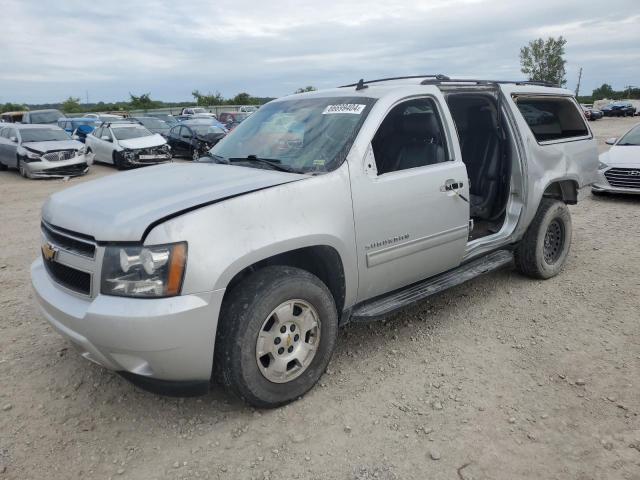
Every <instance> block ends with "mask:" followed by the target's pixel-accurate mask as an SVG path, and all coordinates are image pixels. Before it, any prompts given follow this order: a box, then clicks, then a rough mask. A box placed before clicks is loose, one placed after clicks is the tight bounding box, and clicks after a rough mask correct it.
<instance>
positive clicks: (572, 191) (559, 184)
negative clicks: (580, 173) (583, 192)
mask: <svg viewBox="0 0 640 480" xmlns="http://www.w3.org/2000/svg"><path fill="white" fill-rule="evenodd" d="M578 190H579V186H578V182H577V181H576V180H574V179H570V178H564V179H557V180H553V181H552V182H550V183H549V184H548V185H547V187H546V188H545V189H544V193H543V194H542V196H543V197H546V198H555V199H556V200H561V201H563V202H564V203H566V204H567V205H575V204H576V203H578Z"/></svg>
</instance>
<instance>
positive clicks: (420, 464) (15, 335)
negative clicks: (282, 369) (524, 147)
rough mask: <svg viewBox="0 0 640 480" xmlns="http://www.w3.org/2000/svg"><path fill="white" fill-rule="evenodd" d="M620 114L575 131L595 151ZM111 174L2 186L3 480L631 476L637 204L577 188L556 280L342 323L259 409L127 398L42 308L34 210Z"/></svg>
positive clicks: (508, 285)
mask: <svg viewBox="0 0 640 480" xmlns="http://www.w3.org/2000/svg"><path fill="white" fill-rule="evenodd" d="M636 120H637V119H636ZM636 120H634V119H622V118H621V119H604V120H599V121H597V122H595V123H592V124H591V125H592V128H593V130H594V131H595V133H596V135H597V136H598V138H599V140H600V142H601V144H602V142H603V140H604V138H606V137H609V136H615V135H619V134H620V133H622V132H623V131H624V130H626V128H628V126H630V125H631V124H632V123H634V121H636ZM604 149H606V147H605V146H604V145H603V144H602V147H601V150H604ZM114 172H115V171H114V170H112V169H110V168H108V167H104V166H95V167H93V168H92V171H91V173H90V174H89V175H88V176H86V177H84V178H81V179H73V180H71V181H69V182H64V181H61V180H50V181H27V180H23V179H22V178H20V177H19V176H18V175H17V174H16V173H15V172H1V173H0V205H1V207H2V208H0V238H1V239H2V246H3V248H2V250H1V251H0V284H1V285H2V290H1V292H0V479H4V478H8V479H9V478H10V479H18V478H20V479H42V478H47V479H69V478H111V477H113V478H123V479H124V478H136V479H151V478H211V479H291V478H294V479H295V478H300V479H358V480H365V479H374V478H375V479H382V480H385V479H427V478H429V479H462V480H470V479H474V480H479V479H524V478H526V479H536V480H537V479H603V480H604V479H606V480H611V479H640V425H639V417H638V414H639V412H640V324H639V321H638V316H639V315H638V312H639V311H640V296H639V295H638V292H639V291H640V274H639V273H638V271H639V269H638V267H639V266H640V248H638V244H639V240H640V197H635V198H628V197H625V198H622V197H602V198H600V197H597V198H596V197H593V196H592V195H591V194H590V193H589V191H585V192H582V198H581V201H580V203H579V204H578V205H577V206H575V207H571V213H572V216H573V222H574V229H575V232H574V238H573V245H572V250H571V253H570V256H569V260H568V263H567V265H566V268H565V270H564V272H563V273H562V274H561V275H560V276H558V277H556V278H553V279H551V280H548V281H544V282H541V281H533V280H530V279H527V278H524V277H522V276H520V275H518V274H517V273H515V272H512V271H501V272H497V273H494V274H490V275H487V276H485V277H482V278H479V279H476V280H474V281H471V282H468V283H467V284H464V285H462V286H459V287H456V288H454V289H452V290H450V291H448V292H446V293H444V294H441V295H439V296H437V297H435V298H433V299H432V300H430V301H427V302H425V303H422V304H420V305H419V306H417V307H415V308H413V309H411V310H408V311H406V312H403V313H401V314H398V315H396V316H395V317H393V318H390V319H388V320H387V321H385V322H384V323H376V324H371V325H351V326H349V327H347V328H345V329H344V330H343V331H342V335H341V337H340V340H339V346H338V349H337V351H336V353H335V355H334V358H333V361H332V362H331V364H330V367H329V370H328V371H327V374H326V375H325V376H324V377H323V378H322V379H321V383H320V385H319V386H317V387H316V388H315V389H314V390H312V391H311V392H310V393H309V394H308V395H306V396H305V397H304V398H303V399H302V400H300V401H298V402H295V403H294V404H292V405H290V406H288V407H285V408H281V409H278V410H272V411H256V410H253V409H251V408H248V407H246V406H245V405H242V404H240V403H238V402H237V401H235V400H234V399H232V398H231V397H229V396H227V395H226V394H225V393H224V392H222V391H219V390H216V391H214V392H213V393H211V394H209V395H207V396H204V397H200V398H195V399H194V398H191V399H172V398H163V397H159V396H156V395H153V394H148V393H145V392H143V391H140V390H138V389H136V388H135V387H133V386H132V385H131V384H129V383H127V382H126V381H125V380H123V379H121V378H120V377H119V376H117V375H115V374H113V373H111V372H108V371H106V370H104V369H102V368H100V367H98V366H96V365H93V364H91V363H89V362H87V361H85V360H83V359H81V358H79V356H78V355H76V354H75V353H74V351H73V350H72V349H70V348H68V345H67V344H66V343H65V342H64V341H63V340H62V338H61V337H59V336H58V335H57V334H56V333H55V332H54V331H53V330H52V329H51V328H50V327H49V326H48V324H47V323H46V322H45V321H44V320H43V319H42V317H41V316H40V315H39V313H38V311H37V308H36V306H35V305H34V299H33V294H32V293H31V289H30V286H29V285H30V284H29V264H30V262H31V261H32V259H33V258H35V257H36V256H37V255H38V248H39V226H38V224H39V222H38V219H39V210H40V206H41V205H42V203H43V201H44V200H45V198H46V197H47V196H48V195H49V194H51V193H52V192H55V191H58V190H60V189H63V188H66V187H67V186H70V185H73V184H76V183H79V182H84V181H88V180H90V179H92V178H96V177H99V176H103V175H111V174H114Z"/></svg>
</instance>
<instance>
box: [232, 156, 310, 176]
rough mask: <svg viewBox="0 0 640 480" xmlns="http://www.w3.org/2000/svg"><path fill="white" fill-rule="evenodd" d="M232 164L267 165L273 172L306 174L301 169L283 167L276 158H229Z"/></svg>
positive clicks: (280, 161)
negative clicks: (250, 163)
mask: <svg viewBox="0 0 640 480" xmlns="http://www.w3.org/2000/svg"><path fill="white" fill-rule="evenodd" d="M229 162H230V163H235V162H255V163H260V164H261V165H266V166H268V167H269V168H271V169H273V170H279V171H280V172H289V173H305V172H303V171H302V170H300V169H297V168H294V167H290V166H289V165H282V160H278V159H276V158H260V157H258V156H256V155H247V156H246V157H238V158H229Z"/></svg>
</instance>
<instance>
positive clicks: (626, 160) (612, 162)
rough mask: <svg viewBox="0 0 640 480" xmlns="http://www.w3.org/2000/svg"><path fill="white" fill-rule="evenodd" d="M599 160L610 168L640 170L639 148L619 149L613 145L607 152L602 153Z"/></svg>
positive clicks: (628, 146) (626, 147) (623, 147)
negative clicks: (633, 168)
mask: <svg viewBox="0 0 640 480" xmlns="http://www.w3.org/2000/svg"><path fill="white" fill-rule="evenodd" d="M600 159H601V160H602V161H603V162H604V163H606V164H607V165H609V166H610V167H635V168H640V146H639V147H634V146H631V145H627V146H622V147H619V146H617V145H614V146H613V147H611V148H610V149H609V151H608V152H605V153H603V154H602V155H601V157H600Z"/></svg>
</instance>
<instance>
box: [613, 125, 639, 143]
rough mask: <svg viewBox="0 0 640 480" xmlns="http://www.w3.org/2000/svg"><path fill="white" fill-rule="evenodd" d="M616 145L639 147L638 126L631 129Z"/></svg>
mask: <svg viewBox="0 0 640 480" xmlns="http://www.w3.org/2000/svg"><path fill="white" fill-rule="evenodd" d="M617 145H621V146H623V147H624V146H633V147H639V146H640V126H638V127H635V128H632V129H631V130H629V131H628V132H627V133H625V134H624V136H623V137H622V138H621V139H620V141H619V142H618V143H617Z"/></svg>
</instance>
